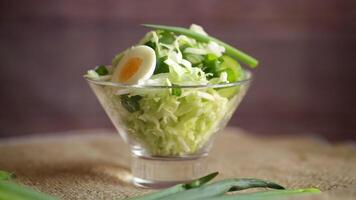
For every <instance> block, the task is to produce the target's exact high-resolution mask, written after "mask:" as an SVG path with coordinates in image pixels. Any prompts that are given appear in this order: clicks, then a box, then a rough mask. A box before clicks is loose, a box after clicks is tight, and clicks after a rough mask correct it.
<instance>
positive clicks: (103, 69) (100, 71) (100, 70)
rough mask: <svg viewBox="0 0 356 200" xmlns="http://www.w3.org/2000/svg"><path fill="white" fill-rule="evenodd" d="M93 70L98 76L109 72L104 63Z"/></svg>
mask: <svg viewBox="0 0 356 200" xmlns="http://www.w3.org/2000/svg"><path fill="white" fill-rule="evenodd" d="M95 72H96V73H98V74H99V75H100V76H105V75H108V74H109V71H108V69H106V66H105V65H99V66H98V67H96V68H95Z"/></svg>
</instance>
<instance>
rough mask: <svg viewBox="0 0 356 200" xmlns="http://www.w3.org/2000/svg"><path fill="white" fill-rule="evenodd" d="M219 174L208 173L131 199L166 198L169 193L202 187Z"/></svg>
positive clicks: (149, 199) (150, 199) (151, 199)
mask: <svg viewBox="0 0 356 200" xmlns="http://www.w3.org/2000/svg"><path fill="white" fill-rule="evenodd" d="M218 174H219V173H218V172H214V173H211V174H208V175H206V176H204V177H201V178H199V179H196V180H193V181H192V182H190V183H184V184H178V185H175V186H173V187H170V188H167V189H165V190H161V191H158V192H153V193H150V194H146V195H143V196H139V197H134V198H131V199H130V200H154V199H160V198H165V197H167V196H169V195H172V194H175V193H178V192H181V191H186V190H189V189H192V188H197V187H200V186H202V185H204V184H206V183H207V182H209V181H210V180H212V179H213V178H215V177H216V176H217V175H218Z"/></svg>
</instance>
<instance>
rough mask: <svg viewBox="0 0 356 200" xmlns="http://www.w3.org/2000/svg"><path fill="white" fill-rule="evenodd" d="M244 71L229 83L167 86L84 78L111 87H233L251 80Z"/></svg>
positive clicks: (249, 73)
mask: <svg viewBox="0 0 356 200" xmlns="http://www.w3.org/2000/svg"><path fill="white" fill-rule="evenodd" d="M244 71H245V72H246V74H247V78H245V79H243V80H240V81H236V82H231V83H218V84H205V85H178V86H177V85H172V86H168V85H139V84H134V85H131V84H124V83H115V82H111V81H100V80H92V79H90V78H88V77H85V76H84V78H85V79H86V80H87V81H88V82H90V83H94V84H96V85H103V86H112V87H121V88H134V89H143V88H147V89H167V88H168V89H170V88H177V87H179V88H223V87H233V86H237V85H243V84H246V83H249V82H251V81H252V80H253V74H252V72H251V71H250V70H247V69H244Z"/></svg>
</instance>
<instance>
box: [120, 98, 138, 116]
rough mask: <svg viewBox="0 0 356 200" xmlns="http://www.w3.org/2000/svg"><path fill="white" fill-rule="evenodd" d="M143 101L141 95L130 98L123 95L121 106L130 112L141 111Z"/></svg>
mask: <svg viewBox="0 0 356 200" xmlns="http://www.w3.org/2000/svg"><path fill="white" fill-rule="evenodd" d="M141 99H142V97H141V96H140V95H135V96H129V95H128V94H125V95H121V104H122V106H123V107H124V108H125V109H126V110H127V111H129V112H136V111H139V110H140V103H139V101H140V100H141Z"/></svg>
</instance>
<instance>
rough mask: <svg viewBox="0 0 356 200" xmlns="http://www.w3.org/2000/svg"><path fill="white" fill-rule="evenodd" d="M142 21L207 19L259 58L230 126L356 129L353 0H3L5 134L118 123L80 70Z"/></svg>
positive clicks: (132, 36)
mask: <svg viewBox="0 0 356 200" xmlns="http://www.w3.org/2000/svg"><path fill="white" fill-rule="evenodd" d="M142 23H156V24H167V25H177V26H185V27H187V26H189V25H190V24H191V23H196V24H200V25H202V26H204V28H205V29H206V31H208V33H210V34H211V35H214V36H216V37H218V38H220V39H222V40H224V41H226V42H228V43H231V44H233V45H234V46H236V47H237V48H240V49H242V50H244V51H246V52H248V53H249V54H251V55H254V56H255V57H257V58H258V59H259V60H260V62H261V64H260V67H259V68H257V69H256V70H254V73H255V81H254V83H253V85H252V87H251V88H250V91H249V92H248V94H247V96H246V98H245V99H244V101H243V102H242V104H241V106H240V108H239V109H238V110H237V112H236V113H235V116H234V118H233V119H232V120H231V122H230V125H231V126H238V127H241V128H244V129H246V130H248V131H251V132H254V133H256V134H318V135H322V136H324V137H326V138H329V139H331V140H334V141H336V140H350V139H353V140H355V139H356V84H355V81H356V1H355V0H298V1H285V0H269V1H258V0H194V1H191V0H171V1H167V0H147V1H140V0H100V1H99V0H96V1H95V0H85V1H84V0H76V1H71V0H61V1H57V0H27V1H20V0H0V108H1V110H0V137H9V136H16V135H25V134H46V133H53V132H55V131H66V130H73V129H89V128H113V126H112V125H111V123H110V122H109V120H108V117H107V116H106V115H105V113H104V112H103V110H102V108H101V106H100V105H99V103H98V101H97V100H96V98H95V96H94V95H93V94H92V92H91V91H90V89H89V87H88V85H87V84H86V82H85V81H84V79H83V78H82V75H83V73H85V71H86V70H87V69H89V68H92V67H94V66H96V65H99V64H107V63H110V62H111V59H112V58H113V56H114V55H115V54H117V53H118V52H120V51H122V50H124V49H125V48H127V47H130V46H131V45H132V44H134V43H136V42H137V41H138V40H139V39H140V38H141V37H143V36H144V34H145V32H147V31H148V30H147V29H146V28H144V27H142V26H140V24H142Z"/></svg>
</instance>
